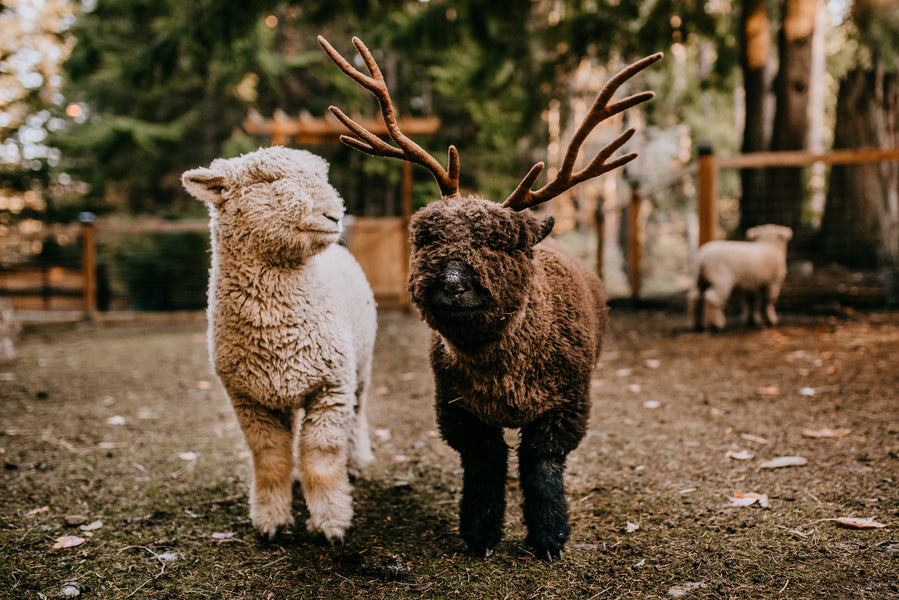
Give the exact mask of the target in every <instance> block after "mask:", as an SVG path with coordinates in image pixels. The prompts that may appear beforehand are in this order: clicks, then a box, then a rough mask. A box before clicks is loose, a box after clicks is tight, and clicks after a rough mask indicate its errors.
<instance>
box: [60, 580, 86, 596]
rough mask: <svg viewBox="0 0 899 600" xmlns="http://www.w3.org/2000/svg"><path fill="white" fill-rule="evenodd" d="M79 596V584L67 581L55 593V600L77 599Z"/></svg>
mask: <svg viewBox="0 0 899 600" xmlns="http://www.w3.org/2000/svg"><path fill="white" fill-rule="evenodd" d="M80 595H81V584H80V583H78V582H77V581H67V582H65V583H64V584H62V587H61V588H60V589H59V591H58V592H57V593H56V597H57V598H77V597H78V596H80Z"/></svg>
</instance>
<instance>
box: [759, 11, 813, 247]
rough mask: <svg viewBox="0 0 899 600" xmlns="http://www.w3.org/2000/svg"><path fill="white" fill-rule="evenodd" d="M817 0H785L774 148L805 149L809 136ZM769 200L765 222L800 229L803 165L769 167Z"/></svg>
mask: <svg viewBox="0 0 899 600" xmlns="http://www.w3.org/2000/svg"><path fill="white" fill-rule="evenodd" d="M817 8H818V0H784V6H783V24H782V27H781V29H780V36H779V40H778V41H779V54H780V66H779V68H778V73H777V79H776V80H775V90H776V93H777V107H776V109H775V113H774V131H773V133H772V138H771V150H774V151H777V150H803V149H805V147H806V143H807V138H808V104H809V77H810V75H811V71H812V33H813V32H814V30H815V12H816V10H817ZM767 185H768V193H769V195H770V200H769V202H768V204H767V206H766V207H765V210H763V211H761V212H762V214H761V215H760V216H761V217H762V218H761V220H760V222H768V223H778V224H780V225H786V226H788V227H792V228H793V229H794V230H795V229H798V228H799V226H800V225H801V224H802V202H803V200H804V198H805V177H804V172H803V169H802V168H776V169H770V170H769V172H768V183H767Z"/></svg>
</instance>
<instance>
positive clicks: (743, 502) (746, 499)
mask: <svg viewBox="0 0 899 600" xmlns="http://www.w3.org/2000/svg"><path fill="white" fill-rule="evenodd" d="M728 499H729V500H730V506H738V507H743V506H752V505H753V504H755V503H756V502H758V501H759V499H758V498H753V497H752V496H734V497H732V498H728Z"/></svg>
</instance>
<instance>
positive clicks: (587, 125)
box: [503, 52, 663, 210]
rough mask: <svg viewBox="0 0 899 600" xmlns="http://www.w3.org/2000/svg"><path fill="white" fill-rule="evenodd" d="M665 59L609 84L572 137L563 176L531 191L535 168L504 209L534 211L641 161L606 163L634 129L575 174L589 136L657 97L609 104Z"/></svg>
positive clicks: (642, 63)
mask: <svg viewBox="0 0 899 600" xmlns="http://www.w3.org/2000/svg"><path fill="white" fill-rule="evenodd" d="M662 56H663V55H662V53H661V52H658V53H656V54H651V55H650V56H647V57H645V58H642V59H640V60H638V61H637V62H635V63H633V64H631V65H628V66H627V67H625V68H624V69H622V70H621V71H620V72H619V73H618V74H616V75H615V76H614V77H612V78H611V79H610V80H609V81H607V82H606V84H605V85H604V86H603V88H602V90H600V92H599V94H597V96H596V99H595V100H594V101H593V105H592V106H591V107H590V111H589V112H588V113H587V116H586V117H585V118H584V121H583V123H581V125H580V127H578V129H577V131H575V133H574V136H572V138H571V142H570V143H569V144H568V149H567V150H566V151H565V158H564V159H563V160H562V166H561V167H560V168H559V173H558V175H556V178H555V179H553V180H552V181H550V182H548V183H547V184H546V185H544V186H543V187H542V188H540V189H539V190H531V186H533V184H534V181H536V179H537V176H538V175H539V174H540V172H541V171H542V170H543V163H542V162H540V163H537V164H536V165H534V166H533V167H531V170H530V171H529V172H528V174H527V175H526V176H525V177H524V179H522V180H521V183H519V184H518V187H516V188H515V191H513V192H512V194H511V195H509V197H508V198H506V201H505V202H503V206H505V207H507V208H511V209H512V210H524V209H526V208H531V207H532V206H536V205H538V204H541V203H543V202H546V201H548V200H551V199H553V198H555V197H556V196H558V195H559V194H561V193H562V192H564V191H566V190H568V189H571V188H572V187H574V186H575V185H577V184H579V183H581V182H583V181H587V180H588V179H593V178H594V177H599V176H600V175H602V174H603V173H607V172H608V171H611V170H612V169H616V168H618V167H620V166H623V165H625V164H627V163H629V162H630V161H632V160H634V159H635V158H637V153H636V152H631V153H630V154H625V155H623V156H619V157H618V158H616V159H615V160H613V161H612V162H610V163H606V160H608V159H609V157H610V156H612V154H614V153H615V151H617V150H618V149H619V148H621V146H623V145H624V144H625V143H627V141H628V140H629V139H631V137H632V136H633V135H634V129H628V130H627V131H625V132H624V133H622V134H621V135H619V136H618V137H617V138H616V139H615V140H614V141H612V142H611V143H609V144H608V145H606V147H605V148H603V149H602V150H600V151H599V153H598V154H597V155H596V157H594V158H593V160H591V161H590V164H589V165H587V166H586V167H585V168H584V169H582V170H580V171H578V172H577V173H573V171H574V163H575V161H576V160H577V156H578V154H579V153H580V151H581V146H582V145H583V144H584V141H585V140H586V139H587V136H588V135H590V133H591V132H592V131H593V130H594V129H595V128H596V126H597V125H598V124H599V123H600V122H602V121H604V120H606V119H608V118H609V117H612V116H614V115H617V114H618V113H620V112H623V111H625V110H627V109H629V108H631V107H632V106H636V105H637V104H640V103H641V102H645V101H647V100H649V99H650V98H652V97H653V96H654V95H655V94H653V93H652V92H640V93H639V94H633V95H631V96H628V97H626V98H622V99H621V100H619V101H618V102H615V103H613V104H609V100H610V99H611V98H612V96H613V95H614V94H615V92H616V91H618V88H619V87H621V85H622V84H623V83H624V82H625V81H627V80H628V79H630V78H631V77H633V76H634V75H636V74H637V73H639V72H640V71H642V70H643V69H645V68H646V67H648V66H649V65H651V64H653V63H654V62H656V61H658V60H659V59H661V58H662Z"/></svg>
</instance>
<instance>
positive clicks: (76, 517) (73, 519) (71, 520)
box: [66, 515, 87, 525]
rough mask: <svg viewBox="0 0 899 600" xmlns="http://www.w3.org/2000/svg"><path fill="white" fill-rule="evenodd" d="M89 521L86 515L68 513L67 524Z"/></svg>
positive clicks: (80, 523)
mask: <svg viewBox="0 0 899 600" xmlns="http://www.w3.org/2000/svg"><path fill="white" fill-rule="evenodd" d="M84 523H87V517H86V516H84V515H66V524H67V525H83V524H84Z"/></svg>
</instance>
